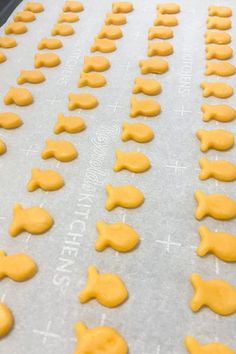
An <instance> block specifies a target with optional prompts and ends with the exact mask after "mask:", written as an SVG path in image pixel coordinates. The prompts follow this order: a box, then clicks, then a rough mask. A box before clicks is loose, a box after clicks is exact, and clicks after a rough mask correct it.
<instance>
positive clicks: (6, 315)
mask: <svg viewBox="0 0 236 354" xmlns="http://www.w3.org/2000/svg"><path fill="white" fill-rule="evenodd" d="M13 324H14V317H13V314H12V312H11V310H10V309H9V307H8V306H7V305H6V304H4V303H0V338H3V337H5V336H6V335H7V334H8V333H9V332H10V330H11V329H12V327H13Z"/></svg>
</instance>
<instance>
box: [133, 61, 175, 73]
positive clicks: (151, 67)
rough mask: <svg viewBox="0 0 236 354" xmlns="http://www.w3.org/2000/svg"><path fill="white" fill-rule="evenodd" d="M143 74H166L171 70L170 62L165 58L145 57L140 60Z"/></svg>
mask: <svg viewBox="0 0 236 354" xmlns="http://www.w3.org/2000/svg"><path fill="white" fill-rule="evenodd" d="M139 66H140V70H141V74H164V73H165V72H166V71H168V70H169V65H168V62H167V61H166V60H164V59H156V58H155V59H143V60H140V61H139Z"/></svg>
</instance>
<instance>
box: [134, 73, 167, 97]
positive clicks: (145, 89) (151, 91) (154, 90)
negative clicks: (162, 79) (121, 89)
mask: <svg viewBox="0 0 236 354" xmlns="http://www.w3.org/2000/svg"><path fill="white" fill-rule="evenodd" d="M132 92H133V93H144V94H145V95H149V96H154V95H158V94H159V93H160V92H161V84H160V83H159V82H158V81H157V80H155V79H144V78H142V77H136V79H135V81H134V86H133V90H132Z"/></svg>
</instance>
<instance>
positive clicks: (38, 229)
mask: <svg viewBox="0 0 236 354" xmlns="http://www.w3.org/2000/svg"><path fill="white" fill-rule="evenodd" d="M53 223H54V221H53V218H52V217H51V215H50V214H49V213H48V212H47V211H46V210H45V209H43V208H40V207H36V206H33V207H31V208H25V209H24V208H23V207H22V206H21V205H20V204H19V203H16V204H15V205H14V208H13V221H12V223H11V225H10V227H9V234H10V235H11V236H12V237H15V236H17V235H19V234H20V233H21V232H23V231H26V232H28V233H30V234H34V235H39V234H42V233H44V232H46V231H48V230H49V229H50V228H51V227H52V225H53Z"/></svg>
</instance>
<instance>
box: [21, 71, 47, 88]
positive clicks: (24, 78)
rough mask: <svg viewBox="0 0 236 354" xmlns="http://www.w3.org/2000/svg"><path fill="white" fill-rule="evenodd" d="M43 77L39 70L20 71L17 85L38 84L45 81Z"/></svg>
mask: <svg viewBox="0 0 236 354" xmlns="http://www.w3.org/2000/svg"><path fill="white" fill-rule="evenodd" d="M45 80H46V79H45V76H44V74H43V73H42V72H41V71H40V70H21V72H20V75H19V76H18V78H17V83H18V85H22V84H24V83H26V82H27V83H30V84H39V83H41V82H43V81H45Z"/></svg>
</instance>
